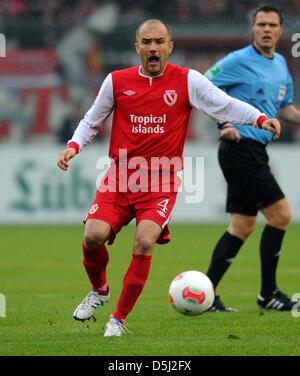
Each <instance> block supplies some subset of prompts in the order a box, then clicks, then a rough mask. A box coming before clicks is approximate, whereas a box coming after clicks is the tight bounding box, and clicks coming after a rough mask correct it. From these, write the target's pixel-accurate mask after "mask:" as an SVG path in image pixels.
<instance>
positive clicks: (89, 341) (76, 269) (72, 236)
mask: <svg viewBox="0 0 300 376" xmlns="http://www.w3.org/2000/svg"><path fill="white" fill-rule="evenodd" d="M225 228H226V226H225V225H223V226H221V225H218V226H212V225H207V226H205V225H185V226H183V225H182V226H180V225H173V226H172V242H171V243H170V244H168V245H165V246H157V247H156V248H155V250H154V257H153V263H152V269H151V272H150V277H149V280H148V283H147V285H146V287H145V289H144V291H143V294H142V295H141V297H140V299H139V301H138V303H137V305H136V307H135V308H134V311H133V312H132V313H131V314H130V316H129V317H128V319H127V322H126V325H127V326H128V328H129V329H130V330H131V331H132V332H133V334H131V335H128V336H126V337H121V338H104V337H103V332H102V328H103V326H104V325H105V323H106V321H107V318H108V316H109V314H110V312H111V311H112V310H113V309H114V307H115V305H116V301H117V298H118V296H119V292H120V288H121V283H122V279H123V275H124V273H125V271H126V269H127V266H128V264H129V262H130V259H131V250H132V244H133V235H134V227H133V226H130V227H127V228H124V229H123V230H122V232H121V233H120V234H119V236H118V237H117V240H116V242H115V244H114V245H113V246H111V247H110V248H109V252H110V263H109V267H108V279H109V282H110V286H111V292H112V299H111V301H110V302H109V303H108V304H106V305H105V306H104V307H100V308H99V309H98V310H97V311H96V318H97V321H96V322H92V320H90V321H88V322H85V323H80V322H77V321H75V320H73V318H72V313H73V310H74V309H75V307H76V306H77V305H78V303H79V302H80V301H81V299H82V298H83V297H84V295H85V294H86V293H87V291H88V289H89V284H88V281H87V278H86V275H85V272H84V269H83V267H82V264H81V247H80V244H81V237H82V227H76V226H73V227H72V226H53V227H51V226H45V227H43V226H40V227H37V226H35V227H30V226H28V227H16V226H15V227H10V226H2V227H0V250H1V261H0V293H2V294H4V295H5V297H6V303H7V309H6V311H7V312H6V317H0V355H113V356H119V355H131V356H133V355H154V356H155V355H183V356H184V355H185V356H188V355H258V356H259V355H300V336H299V332H300V317H299V318H294V317H292V315H291V313H290V312H273V311H267V312H264V313H261V312H260V311H259V309H258V307H257V306H256V294H257V292H258V290H259V283H260V282H259V274H260V271H259V252H258V244H259V237H260V234H261V231H262V227H261V226H260V227H258V228H257V229H256V231H255V233H254V234H252V236H251V237H250V238H249V240H248V242H247V243H246V244H245V245H244V247H243V248H242V250H241V252H240V254H239V256H238V257H237V259H236V261H235V263H234V264H233V265H232V266H231V269H230V270H229V272H228V273H227V275H226V277H225V278H224V281H223V282H222V284H221V285H220V288H219V293H220V294H221V296H222V299H223V300H224V301H225V302H226V303H227V304H228V305H231V306H233V307H236V308H238V309H239V312H238V313H232V314H228V313H227V314H226V313H225V314H224V313H205V314H203V315H201V316H198V317H186V316H183V315H180V314H179V313H177V312H176V311H175V310H174V309H173V308H172V307H171V306H170V304H169V298H168V288H169V284H170V281H171V280H172V278H173V277H174V276H175V275H176V274H177V273H179V272H181V271H184V270H200V271H203V272H205V271H206V270H207V266H208V262H209V259H210V255H211V251H212V249H213V247H214V244H215V242H216V240H217V239H218V237H219V236H220V235H221V234H222V233H223V231H224V230H225ZM299 234H300V225H296V224H295V225H291V226H290V228H289V231H288V233H287V236H286V239H285V243H284V247H283V252H282V257H281V260H280V264H279V273H278V282H279V286H280V287H281V289H282V290H283V291H284V292H287V293H288V294H290V295H291V294H293V293H297V292H299V293H300V284H299V275H300V273H299V267H300V253H299V248H300V247H299Z"/></svg>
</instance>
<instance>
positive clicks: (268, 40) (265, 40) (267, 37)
mask: <svg viewBox="0 0 300 376" xmlns="http://www.w3.org/2000/svg"><path fill="white" fill-rule="evenodd" d="M262 40H263V41H264V42H271V41H272V38H271V37H270V36H267V35H266V36H265V37H263V38H262Z"/></svg>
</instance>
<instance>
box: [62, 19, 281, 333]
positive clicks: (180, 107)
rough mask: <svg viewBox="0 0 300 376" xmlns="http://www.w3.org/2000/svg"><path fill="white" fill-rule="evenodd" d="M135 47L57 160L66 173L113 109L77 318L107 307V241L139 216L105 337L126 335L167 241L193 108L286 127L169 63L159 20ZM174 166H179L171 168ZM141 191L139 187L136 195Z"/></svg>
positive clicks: (144, 27) (88, 229)
mask: <svg viewBox="0 0 300 376" xmlns="http://www.w3.org/2000/svg"><path fill="white" fill-rule="evenodd" d="M135 48H136V52H137V54H138V55H139V57H140V60H141V65H140V66H135V67H132V68H129V69H124V70H120V71H114V72H112V73H110V74H109V75H108V76H107V77H106V79H105V80H104V82H103V84H102V86H101V88H100V91H99V93H98V96H97V98H96V100H95V102H94V104H93V105H92V107H91V108H90V110H89V111H88V112H87V113H86V114H85V116H84V118H83V119H82V120H81V121H80V123H79V125H78V127H77V129H76V131H75V132H74V135H73V137H72V139H71V140H70V141H69V142H68V146H67V149H65V150H64V151H62V152H61V153H60V155H59V157H58V162H57V163H58V166H59V167H60V168H61V169H62V170H64V171H66V170H67V169H68V167H69V160H70V159H71V158H73V157H74V156H75V155H76V154H78V153H79V152H80V150H81V149H82V148H83V147H84V146H85V145H86V144H87V143H89V142H91V141H92V139H93V138H94V136H95V135H96V134H97V133H98V132H99V130H100V129H101V124H102V123H103V121H104V120H105V119H106V118H107V117H108V116H109V115H110V114H111V112H112V111H114V116H113V124H112V130H111V138H110V149H109V156H110V158H111V160H112V164H111V166H110V168H109V169H108V171H107V173H106V176H105V177H104V179H103V180H102V183H101V185H100V187H98V189H97V192H96V197H95V199H94V202H93V203H92V205H91V208H90V211H89V213H88V215H87V218H86V223H85V232H84V239H83V243H82V248H83V264H84V266H85V269H86V272H87V275H88V277H89V279H90V282H91V285H92V290H91V291H90V292H89V293H88V294H87V296H86V297H85V298H84V299H83V301H82V302H81V303H80V304H79V306H78V307H77V308H76V309H75V311H74V314H73V316H74V318H75V319H77V320H86V319H89V318H90V317H91V316H92V315H93V313H94V311H95V309H96V308H97V307H98V306H100V305H102V304H104V303H106V302H108V300H109V298H110V292H109V286H108V282H107V279H106V267H107V263H108V261H109V255H108V252H107V249H106V246H105V243H106V242H107V241H108V244H109V245H110V244H112V242H113V240H114V237H115V235H116V234H117V233H118V232H119V231H120V229H121V228H122V227H123V226H126V225H127V224H128V223H129V222H130V221H131V220H132V219H133V218H135V219H136V225H137V227H136V233H135V239H134V246H133V253H132V261H131V263H130V265H129V267H128V270H127V272H126V274H125V276H124V279H123V287H122V290H121V294H120V297H119V300H118V303H117V307H116V309H115V310H114V312H113V313H112V315H111V316H110V318H109V321H108V322H107V324H106V326H105V330H104V336H108V337H111V336H121V335H123V334H124V332H125V327H124V321H125V319H126V317H127V316H128V314H129V313H130V312H131V310H132V309H133V307H134V305H135V303H136V301H137V299H138V297H139V295H140V294H141V292H142V290H143V287H144V285H145V283H146V280H147V277H148V274H149V270H150V264H151V258H152V251H153V248H154V245H155V243H165V242H167V241H168V240H169V233H168V226H167V224H168V221H169V218H170V215H171V212H172V209H173V206H174V204H175V200H176V195H177V191H178V185H179V182H178V178H177V175H176V172H177V171H178V170H181V169H182V152H183V145H184V141H185V136H186V130H187V124H188V119H189V115H190V112H191V109H192V107H195V108H197V109H198V110H201V111H204V112H205V113H207V114H209V115H210V116H213V117H214V118H217V119H221V120H222V121H233V122H239V123H242V124H252V125H253V126H254V127H256V126H258V127H262V128H264V129H268V130H271V131H272V132H274V135H275V137H276V138H278V137H279V135H280V128H281V126H280V123H279V121H278V120H277V119H267V117H266V116H265V115H263V114H262V113H261V112H260V111H259V110H257V109H255V108H254V107H252V106H250V105H248V104H246V103H243V102H241V101H239V100H237V99H233V98H231V97H230V96H228V95H227V94H226V93H224V92H223V91H222V90H220V89H218V88H217V87H215V86H214V85H213V84H212V83H211V82H210V81H209V80H207V79H206V78H205V77H204V76H203V75H201V74H200V73H198V72H196V71H194V70H189V69H187V68H181V67H179V66H176V65H172V64H169V63H168V58H169V55H170V54H171V52H172V49H173V41H172V37H171V31H170V29H169V28H168V26H167V25H165V24H164V23H163V22H162V21H160V20H155V19H151V20H147V21H145V22H143V23H142V24H141V25H140V26H139V28H138V29H137V32H136V42H135ZM157 158H159V162H157ZM174 160H176V161H177V162H176V161H175V163H172V164H171V163H170V161H174ZM153 161H156V162H155V163H153ZM139 165H142V167H141V168H140V167H139ZM168 169H169V170H172V171H171V172H173V174H169V175H170V178H169V182H168V183H169V188H168V189H166V186H167V185H166V183H165V182H164V181H165V179H164V178H165V176H166V175H167V174H168V173H169V172H170V171H168ZM140 170H142V171H143V174H142V175H141V176H140V173H141V171H140ZM155 173H158V174H160V175H161V178H162V179H159V182H158V183H157V184H156V185H155V184H154V185H153V187H152V184H151V188H153V189H146V188H147V187H146V186H147V182H148V180H150V177H152V175H155ZM137 175H138V177H137ZM145 177H146V179H145ZM135 180H136V182H135ZM138 180H139V181H138ZM124 181H125V184H124ZM139 185H140V188H141V189H136V188H137V186H139Z"/></svg>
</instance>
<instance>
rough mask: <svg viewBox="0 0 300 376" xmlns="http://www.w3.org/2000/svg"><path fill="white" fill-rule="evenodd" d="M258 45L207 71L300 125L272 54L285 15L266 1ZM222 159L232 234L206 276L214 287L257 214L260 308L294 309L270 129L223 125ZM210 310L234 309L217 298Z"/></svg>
mask: <svg viewBox="0 0 300 376" xmlns="http://www.w3.org/2000/svg"><path fill="white" fill-rule="evenodd" d="M252 31H253V37H254V42H253V44H252V45H249V46H247V47H245V48H243V49H240V50H238V51H234V52H233V53H230V54H229V55H227V56H226V57H225V58H223V59H222V60H220V61H219V62H218V63H217V64H216V65H214V66H213V67H211V68H210V69H209V70H208V71H207V72H206V77H207V78H209V79H210V80H211V81H212V82H213V83H214V84H215V85H216V86H218V87H219V88H221V89H223V90H224V91H226V92H227V93H228V94H229V95H231V96H232V97H235V98H238V99H240V100H242V101H244V102H247V103H249V104H251V105H253V106H254V107H256V108H257V109H259V110H260V111H261V112H263V113H265V114H266V115H267V116H268V117H275V115H276V114H278V116H279V117H280V118H281V119H283V120H286V121H289V122H293V123H300V111H298V110H297V109H296V108H295V106H294V105H293V82H292V78H291V75H290V73H289V71H288V67H287V63H286V61H285V59H284V57H283V56H282V55H280V54H278V53H276V52H275V49H276V44H277V42H278V40H279V38H280V36H281V34H282V31H283V15H282V14H281V12H280V11H279V10H278V9H277V8H275V7H273V6H268V5H264V6H262V7H260V8H258V9H256V10H255V11H254V13H253V19H252ZM219 129H220V132H221V143H220V147H219V154H218V158H219V164H220V166H221V169H222V172H223V174H224V177H225V180H226V182H227V185H228V189H227V203H226V211H227V212H229V213H230V214H231V217H230V223H229V227H228V229H227V231H226V232H225V233H224V234H223V235H222V236H221V238H220V239H219V241H218V243H217V244H216V246H215V249H214V251H213V254H212V258H211V263H210V265H209V269H208V272H207V275H208V276H209V278H210V279H211V281H212V283H213V284H214V286H215V288H216V287H217V286H218V284H219V282H220V280H221V278H222V277H223V275H224V274H225V272H226V270H227V269H228V268H229V266H230V264H231V263H232V261H233V260H234V258H235V256H236V255H237V253H238V251H239V250H240V248H241V247H242V245H243V243H244V242H245V240H246V239H247V238H248V236H249V235H250V234H251V233H252V231H253V230H254V229H255V226H256V217H257V213H258V211H261V213H262V214H263V215H264V217H265V218H266V225H265V228H264V230H263V233H262V237H261V241H260V261H261V290H260V293H259V294H258V297H257V304H258V305H259V306H260V307H261V308H265V309H275V310H278V311H289V310H291V309H292V307H293V305H294V304H295V302H293V301H292V300H291V299H290V298H289V297H288V296H287V295H286V294H284V293H283V292H282V291H280V290H279V288H278V286H277V283H276V270H277V265H278V260H279V256H280V253H281V246H282V242H283V238H284V235H285V232H286V228H287V226H288V223H289V221H290V218H291V213H290V208H289V204H288V201H287V199H286V197H285V195H284V193H283V192H282V190H281V188H280V187H279V185H278V183H277V181H276V180H275V178H274V176H273V174H272V172H271V171H270V167H269V164H268V161H269V158H268V154H267V151H266V146H267V144H268V143H269V142H270V141H272V138H273V134H272V133H271V132H270V131H266V130H260V129H256V128H253V127H250V126H243V127H242V126H240V125H233V124H231V123H228V122H227V123H223V124H222V123H220V124H219ZM211 310H212V311H225V312H233V311H236V309H233V308H230V307H226V306H225V305H224V304H223V303H222V301H221V299H220V296H218V295H217V296H216V298H215V301H214V305H213V307H212V309H211Z"/></svg>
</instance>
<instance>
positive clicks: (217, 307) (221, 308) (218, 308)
mask: <svg viewBox="0 0 300 376" xmlns="http://www.w3.org/2000/svg"><path fill="white" fill-rule="evenodd" d="M209 312H237V309H236V308H231V307H226V306H225V304H224V303H223V302H222V300H221V299H220V295H216V296H215V299H214V302H213V305H212V306H211V308H210V309H209Z"/></svg>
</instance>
